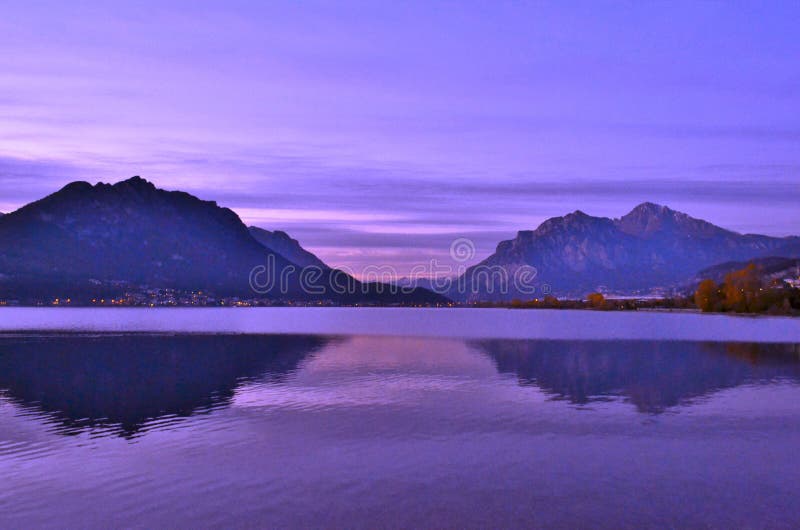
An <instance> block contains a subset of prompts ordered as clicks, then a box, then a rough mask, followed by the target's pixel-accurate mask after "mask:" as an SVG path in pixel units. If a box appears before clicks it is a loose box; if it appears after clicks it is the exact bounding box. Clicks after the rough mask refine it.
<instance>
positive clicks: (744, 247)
mask: <svg viewBox="0 0 800 530" xmlns="http://www.w3.org/2000/svg"><path fill="white" fill-rule="evenodd" d="M763 256H786V257H795V256H800V237H784V238H780V237H769V236H763V235H754V234H739V233H737V232H733V231H730V230H726V229H724V228H720V227H718V226H715V225H713V224H711V223H709V222H707V221H703V220H701V219H696V218H694V217H691V216H689V215H687V214H685V213H682V212H678V211H675V210H672V209H670V208H668V207H666V206H661V205H657V204H653V203H649V202H646V203H642V204H640V205H638V206H636V207H635V208H634V209H633V210H631V211H630V212H629V213H628V214H626V215H624V216H622V217H621V218H619V219H610V218H607V217H594V216H591V215H587V214H586V213H584V212H582V211H580V210H578V211H575V212H573V213H570V214H567V215H565V216H563V217H554V218H551V219H548V220H546V221H544V222H543V223H542V224H541V225H539V227H538V228H537V229H536V230H525V231H521V232H519V233H518V234H517V236H516V237H515V238H514V239H512V240H508V241H503V242H501V243H500V244H499V245H497V249H496V251H495V252H494V254H492V255H491V256H489V257H488V258H486V259H485V260H484V261H482V262H481V263H479V264H478V265H476V266H473V267H471V268H469V269H467V271H466V272H465V273H464V275H463V276H462V277H461V278H460V279H459V282H457V283H456V284H454V288H453V289H452V290H451V292H450V293H449V294H450V297H451V298H453V299H458V300H510V299H513V298H519V297H523V298H532V297H534V296H536V294H535V293H537V292H538V293H539V296H541V294H548V292H552V293H554V294H557V295H559V294H560V295H577V296H583V295H585V294H586V293H587V292H589V291H592V290H597V289H601V288H605V289H608V290H620V291H635V290H647V289H652V288H655V287H669V286H676V285H678V284H680V283H681V282H683V281H685V280H686V278H689V277H691V276H692V275H694V274H695V273H697V271H699V270H701V269H703V268H706V267H709V266H712V265H716V264H719V263H722V262H726V261H741V260H748V259H752V258H757V257H763ZM521 267H528V268H530V267H532V268H534V269H535V270H536V276H535V279H534V280H533V281H530V282H529V283H528V284H526V286H527V287H530V286H533V287H534V292H529V291H524V290H520V289H519V288H518V283H515V280H514V278H515V274H518V273H517V272H516V271H518V270H520V268H521ZM492 270H493V271H494V273H492V272H491V271H492ZM497 271H504V272H503V273H502V274H497ZM503 282H506V283H503ZM537 288H538V290H536V289H537Z"/></svg>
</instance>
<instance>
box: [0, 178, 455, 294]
mask: <svg viewBox="0 0 800 530" xmlns="http://www.w3.org/2000/svg"><path fill="white" fill-rule="evenodd" d="M254 232H256V235H257V237H258V239H257V238H256V237H254V234H253V233H254ZM262 232H263V233H262ZM259 240H261V241H264V243H260V242H259ZM265 243H274V244H275V245H276V247H277V248H276V249H273V248H271V247H269V246H268V245H267V244H265ZM282 252H285V253H286V256H284V255H283V254H282ZM287 256H288V259H287ZM292 259H298V261H299V262H301V263H296V262H294V261H292ZM309 263H314V264H321V269H323V270H322V271H321V272H320V274H317V275H311V276H306V277H304V278H305V280H303V281H302V283H301V279H300V276H301V275H300V273H299V272H298V273H297V274H291V275H288V274H284V275H282V273H283V272H286V271H290V270H291V271H299V270H300V269H302V268H303V267H304V266H306V265H307V264H309ZM259 266H261V267H270V273H271V274H272V276H273V277H274V279H275V281H274V282H273V285H272V286H271V287H268V286H266V285H264V281H265V280H266V277H263V278H259V281H260V282H261V283H262V287H264V289H263V290H264V292H260V293H255V292H254V291H253V289H252V288H251V285H250V276H251V271H252V270H253V269H254V267H259ZM283 277H285V278H286V280H285V281H281V280H280V279H281V278H283ZM141 286H146V287H155V288H174V289H183V290H210V291H213V292H214V293H215V294H217V295H219V296H241V297H266V298H275V299H288V300H332V301H334V302H336V303H360V302H365V303H441V302H445V301H446V299H445V298H444V297H442V296H439V295H436V294H434V293H431V292H429V291H425V290H420V289H418V290H415V291H413V292H408V293H403V294H400V293H397V292H396V291H394V292H392V291H391V290H389V289H384V288H382V286H380V285H378V284H369V285H365V284H361V283H360V282H357V281H356V280H355V279H353V278H352V277H349V276H347V275H346V274H345V273H343V272H341V271H336V270H334V269H331V268H329V267H327V266H325V265H324V263H322V262H321V261H319V260H318V259H316V258H315V257H314V256H313V255H311V254H310V253H307V252H306V251H304V250H303V249H302V248H301V247H300V246H299V245H298V244H296V242H294V241H293V240H292V239H291V238H289V237H288V236H287V235H285V234H283V233H270V232H267V231H259V230H258V229H248V228H247V227H246V226H245V225H244V223H242V221H241V220H240V219H239V217H238V216H237V215H236V214H235V213H234V212H233V211H231V210H229V209H227V208H221V207H219V206H218V205H217V204H216V203H215V202H211V201H203V200H200V199H198V198H196V197H194V196H192V195H189V194H188V193H183V192H179V191H164V190H161V189H158V188H156V187H155V186H154V185H153V184H152V183H150V182H148V181H146V180H144V179H142V178H139V177H133V178H130V179H128V180H125V181H122V182H118V183H116V184H104V183H100V184H97V185H94V186H93V185H91V184H89V183H87V182H73V183H71V184H68V185H67V186H65V187H64V188H62V189H61V190H59V191H58V192H56V193H54V194H52V195H49V196H47V197H45V198H43V199H41V200H39V201H36V202H33V203H31V204H28V205H26V206H23V207H22V208H20V209H19V210H17V211H15V212H12V213H9V214H6V215H4V216H3V217H2V218H0V298H4V299H9V298H17V299H21V300H25V299H35V298H41V297H48V296H62V297H67V296H70V297H73V298H76V299H82V298H84V299H85V298H87V297H90V296H112V295H115V294H121V293H122V292H124V291H125V290H127V289H130V288H131V287H141ZM340 286H347V287H348V288H347V290H346V291H347V292H345V293H342V291H343V289H340V288H339V287H340Z"/></svg>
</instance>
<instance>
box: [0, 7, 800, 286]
mask: <svg viewBox="0 0 800 530" xmlns="http://www.w3.org/2000/svg"><path fill="white" fill-rule="evenodd" d="M130 4H133V3H130ZM165 4H166V3H165V2H161V1H159V2H137V3H136V4H135V5H129V6H127V7H125V6H122V5H120V4H119V3H112V2H97V3H93V2H61V1H58V2H2V4H0V5H1V7H0V13H1V16H0V50H2V52H0V211H9V210H13V209H14V208H17V207H19V206H20V205H22V204H24V203H26V202H29V201H31V200H33V199H36V198H39V197H41V196H43V195H45V194H47V193H50V192H52V191H55V190H56V189H58V188H60V187H61V186H63V185H64V184H66V183H67V182H69V181H72V180H89V181H92V182H95V181H100V180H102V181H116V180H119V179H122V178H127V177H129V176H132V175H135V174H138V175H142V176H143V177H145V178H147V179H149V180H151V181H153V182H155V183H156V184H157V185H159V186H161V187H164V188H168V189H184V190H187V191H190V192H192V193H195V194H197V195H198V196H200V197H202V198H206V199H214V200H217V201H218V202H220V203H221V204H223V205H225V206H229V207H231V208H233V209H234V210H235V211H237V212H238V213H239V214H240V215H241V216H242V218H243V219H244V220H245V222H247V223H249V224H257V225H259V226H262V227H264V228H268V229H284V230H286V231H288V232H289V233H290V234H292V235H293V236H294V237H297V238H298V239H300V241H301V242H302V243H303V244H304V245H305V246H307V247H308V248H309V249H311V250H313V251H315V252H316V253H318V254H319V255H320V256H321V257H322V258H323V259H325V260H326V261H327V262H329V263H330V264H332V265H340V266H341V265H344V266H351V267H356V268H357V267H359V266H361V265H364V264H367V263H374V264H383V263H388V264H394V265H397V266H398V267H399V268H400V269H401V271H402V270H403V269H404V268H407V267H408V266H410V264H411V263H414V262H420V261H426V260H427V259H428V258H430V257H432V256H442V255H447V253H448V249H449V244H450V241H451V240H452V239H454V238H455V237H470V238H473V239H474V240H475V242H476V243H477V245H478V254H477V256H476V259H477V258H482V257H485V256H486V255H487V254H488V253H490V252H491V251H492V250H493V249H494V247H495V245H496V244H497V242H498V241H500V240H502V239H508V238H510V237H512V236H513V235H514V234H515V233H516V231H517V230H520V229H531V228H535V227H536V226H537V225H538V224H539V223H540V222H541V221H542V220H544V219H545V218H547V217H550V216H553V215H562V214H564V213H567V212H569V211H573V210H575V209H578V208H580V209H582V210H584V211H586V212H587V213H590V214H595V215H608V216H614V217H617V216H620V215H622V214H624V213H626V212H627V211H628V210H630V208H632V207H633V206H634V205H635V204H637V203H639V202H642V201H644V200H650V201H654V202H661V203H665V204H668V205H670V206H672V207H673V208H676V209H680V210H683V211H687V212H688V213H690V214H693V215H695V216H698V217H703V218H706V219H708V220H710V221H712V222H715V223H717V224H721V225H723V226H725V227H728V228H733V229H736V230H740V231H747V232H761V233H768V234H773V235H786V234H790V233H791V234H797V233H800V207H798V206H797V205H798V204H800V38H798V37H797V34H798V29H797V28H798V27H800V2H797V1H791V2H784V3H783V4H782V3H780V2H764V3H762V2H751V3H750V4H751V5H750V6H749V7H748V6H746V5H744V4H746V3H745V2H738V3H737V5H736V6H733V5H730V4H727V5H726V4H724V3H711V2H696V1H691V2H685V3H681V2H662V3H651V2H629V3H622V2H619V3H613V4H612V3H608V4H605V3H602V2H599V1H592V2H585V3H584V2H550V3H549V4H536V5H533V4H532V3H531V5H520V4H521V3H517V2H514V3H512V2H507V3H503V2H446V3H445V2H432V1H425V2H413V3H402V2H363V3H360V2H359V3H350V2H319V3H317V2H288V1H287V2H256V1H253V2H235V1H233V2H232V1H225V2H191V3H189V2H185V3H180V4H179V3H177V2H175V3H173V7H165Z"/></svg>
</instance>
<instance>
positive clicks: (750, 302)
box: [722, 263, 761, 313]
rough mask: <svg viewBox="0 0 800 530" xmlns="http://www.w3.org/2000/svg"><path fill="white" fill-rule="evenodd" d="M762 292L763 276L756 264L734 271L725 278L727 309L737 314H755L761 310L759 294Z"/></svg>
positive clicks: (723, 287)
mask: <svg viewBox="0 0 800 530" xmlns="http://www.w3.org/2000/svg"><path fill="white" fill-rule="evenodd" d="M760 292H761V276H760V275H759V274H758V270H757V269H756V266H755V265H754V264H752V263H751V264H749V265H748V266H747V267H745V268H744V269H741V270H738V271H733V272H730V273H728V274H727V275H726V276H725V283H724V284H723V285H722V293H723V295H724V297H725V307H726V309H728V310H731V311H736V312H737V313H754V312H756V311H759V310H760V309H761V307H760V305H761V304H760V300H759V294H760Z"/></svg>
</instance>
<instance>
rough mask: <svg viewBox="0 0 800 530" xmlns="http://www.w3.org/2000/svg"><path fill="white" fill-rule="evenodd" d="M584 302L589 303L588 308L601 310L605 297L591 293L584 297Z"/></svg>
mask: <svg viewBox="0 0 800 530" xmlns="http://www.w3.org/2000/svg"><path fill="white" fill-rule="evenodd" d="M586 300H587V301H588V302H589V305H590V306H592V307H594V308H596V309H600V308H602V307H603V306H604V305H605V303H606V297H605V296H603V295H602V294H601V293H591V294H590V295H589V296H587V297H586Z"/></svg>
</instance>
